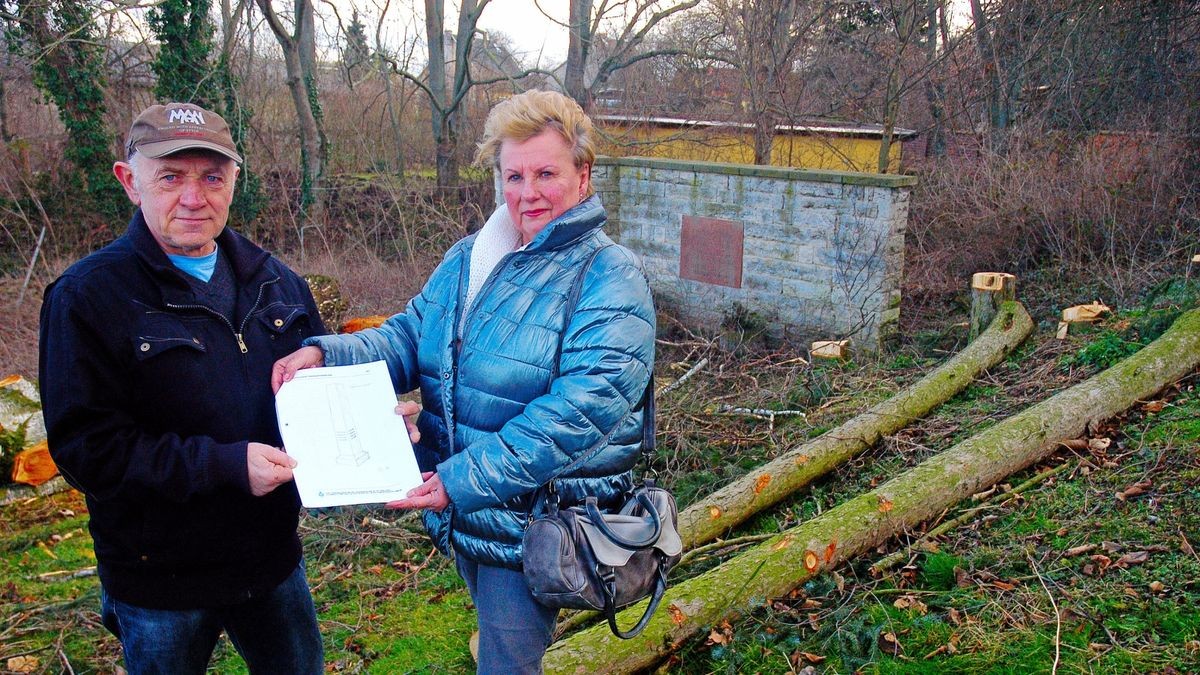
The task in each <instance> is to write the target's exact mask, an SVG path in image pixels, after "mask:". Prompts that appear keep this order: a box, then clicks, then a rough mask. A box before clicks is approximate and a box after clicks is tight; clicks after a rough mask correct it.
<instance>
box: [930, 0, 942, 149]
mask: <svg viewBox="0 0 1200 675" xmlns="http://www.w3.org/2000/svg"><path fill="white" fill-rule="evenodd" d="M945 14H946V11H945V6H944V4H943V1H942V0H927V4H926V17H925V22H926V24H925V65H926V67H927V69H928V70H927V72H928V73H929V75H928V76H927V77H926V78H925V101H926V102H927V103H928V104H929V118H930V120H931V121H930V127H929V131H928V132H927V133H926V138H927V139H928V140H927V141H926V143H925V156H926V157H942V156H944V155H945V154H946V129H945V126H946V109H945V100H946V87H945V85H944V84H943V83H942V79H941V73H940V72H936V71H935V70H934V64H936V63H937V62H938V33H939V31H938V27H939V26H940V25H943V24H942V22H943V21H944V19H945ZM939 70H940V68H939Z"/></svg>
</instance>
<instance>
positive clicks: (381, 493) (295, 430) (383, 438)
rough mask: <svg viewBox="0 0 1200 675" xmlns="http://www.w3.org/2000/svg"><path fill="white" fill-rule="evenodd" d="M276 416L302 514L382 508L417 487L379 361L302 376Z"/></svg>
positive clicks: (288, 385) (278, 400) (284, 393)
mask: <svg viewBox="0 0 1200 675" xmlns="http://www.w3.org/2000/svg"><path fill="white" fill-rule="evenodd" d="M275 413H276V415H277V416H278V418H279V431H280V434H281V435H282V436H283V445H284V448H285V449H286V450H287V453H288V454H289V455H291V456H292V457H294V458H295V459H296V461H297V465H296V468H295V470H294V474H295V477H296V487H297V488H298V489H299V491H300V500H301V501H302V502H303V503H304V505H305V506H309V507H318V506H342V505H346V504H373V503H379V502H388V501H392V500H395V499H401V498H403V497H404V496H405V495H406V494H407V492H408V491H409V490H411V489H412V488H414V487H416V486H418V485H420V484H421V471H420V469H419V468H418V467H417V460H416V457H415V456H414V455H413V448H412V443H411V442H410V441H409V439H408V430H407V428H406V427H405V425H404V418H403V417H401V416H400V415H397V414H396V393H395V392H394V391H393V390H392V381H391V377H390V376H389V375H388V369H387V365H386V364H384V362H383V361H375V362H373V363H364V364H360V365H355V366H334V367H328V368H309V369H305V370H301V371H300V372H298V373H296V377H295V378H294V379H292V380H291V381H290V382H285V383H284V384H283V386H282V387H280V389H279V393H278V394H276V395H275Z"/></svg>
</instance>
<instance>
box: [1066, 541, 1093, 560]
mask: <svg viewBox="0 0 1200 675" xmlns="http://www.w3.org/2000/svg"><path fill="white" fill-rule="evenodd" d="M1095 549H1096V545H1095V544H1084V545H1082V546H1072V547H1071V548H1069V549H1067V550H1066V551H1064V552H1063V555H1065V556H1067V557H1068V558H1070V557H1074V556H1077V555H1083V554H1084V553H1087V552H1088V551H1094V550H1095Z"/></svg>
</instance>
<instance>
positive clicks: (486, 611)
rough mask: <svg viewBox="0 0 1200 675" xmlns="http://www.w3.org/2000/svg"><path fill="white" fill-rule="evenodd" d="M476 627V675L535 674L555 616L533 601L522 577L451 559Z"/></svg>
mask: <svg viewBox="0 0 1200 675" xmlns="http://www.w3.org/2000/svg"><path fill="white" fill-rule="evenodd" d="M455 562H456V563H457V565H458V573H459V574H460V575H462V578H463V580H464V581H466V582H467V590H468V591H470V592H471V601H472V602H474V603H475V611H476V613H477V614H478V622H479V662H478V664H477V666H476V672H477V673H478V675H500V674H504V675H507V674H509V673H512V674H513V675H517V674H524V673H541V672H542V658H543V657H544V656H545V655H546V649H547V648H549V647H550V643H551V642H553V641H554V623H555V620H556V619H558V610H557V609H551V608H549V607H545V606H543V605H541V604H540V603H538V601H537V600H534V599H533V594H531V593H530V592H529V586H528V585H527V584H526V583H525V575H524V574H522V573H521V572H514V571H513V570H510V569H506V568H503V567H491V566H489V565H480V564H479V563H476V562H473V561H470V560H467V559H466V558H464V557H463V556H461V555H458V556H455Z"/></svg>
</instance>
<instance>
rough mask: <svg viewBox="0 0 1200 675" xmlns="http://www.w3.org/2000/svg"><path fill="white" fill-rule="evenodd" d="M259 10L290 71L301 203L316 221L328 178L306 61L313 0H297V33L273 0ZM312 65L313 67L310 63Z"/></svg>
mask: <svg viewBox="0 0 1200 675" xmlns="http://www.w3.org/2000/svg"><path fill="white" fill-rule="evenodd" d="M257 2H258V7H259V9H261V10H262V13H263V16H264V17H266V19H267V24H268V25H269V26H270V27H271V32H272V33H274V34H275V39H276V40H277V41H278V42H279V47H280V49H281V50H282V51H283V63H284V69H285V70H286V72H287V85H288V90H289V91H290V92H291V94H292V107H294V108H295V109H296V123H297V126H298V128H299V132H298V133H299V137H300V170H301V180H302V186H301V194H302V196H301V203H302V205H303V206H304V209H305V214H306V215H307V217H308V218H309V219H310V220H311V221H314V222H317V223H320V222H322V220H323V218H324V203H325V200H324V190H323V187H324V185H323V183H324V178H325V147H324V144H325V141H324V136H325V133H324V132H323V131H322V130H321V126H320V125H321V121H320V117H319V115H320V107H319V104H318V101H317V91H316V72H315V71H312V70H308V69H307V68H306V66H305V63H306V62H315V56H313V54H311V53H309V52H310V51H312V49H313V48H312V47H311V46H310V45H308V42H309V40H311V39H313V33H312V21H313V18H312V13H313V8H312V2H311V1H310V0H295V2H296V6H295V16H296V35H295V36H292V35H290V34H289V33H288V32H287V29H286V28H285V27H284V25H283V23H282V22H281V21H280V20H279V17H278V16H277V15H276V14H275V9H274V8H273V7H272V6H271V0H257ZM309 67H311V66H309Z"/></svg>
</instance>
